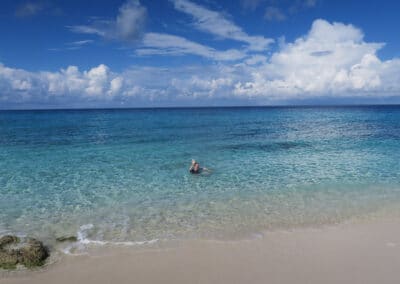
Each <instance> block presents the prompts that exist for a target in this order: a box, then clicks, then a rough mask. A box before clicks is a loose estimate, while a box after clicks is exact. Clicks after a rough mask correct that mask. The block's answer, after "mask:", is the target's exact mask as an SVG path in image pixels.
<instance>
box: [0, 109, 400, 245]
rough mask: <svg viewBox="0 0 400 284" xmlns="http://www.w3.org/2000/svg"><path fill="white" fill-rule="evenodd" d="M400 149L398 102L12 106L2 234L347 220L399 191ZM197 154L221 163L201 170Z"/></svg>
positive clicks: (172, 233)
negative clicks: (193, 163)
mask: <svg viewBox="0 0 400 284" xmlns="http://www.w3.org/2000/svg"><path fill="white" fill-rule="evenodd" d="M399 150H400V107H394V106H393V107H382V106H381V107H378V106H377V107H331V108H328V107H323V108H318V107H315V108H209V109H147V110H80V111H75V110H74V111H72V110H69V111H3V112H0V234H1V233H2V232H3V233H4V232H14V233H19V234H28V235H34V236H37V237H40V238H43V239H46V240H54V238H55V237H57V236H62V235H71V234H73V235H76V234H77V232H78V231H80V232H81V233H82V234H81V235H82V238H84V237H87V238H90V239H91V240H99V241H113V242H124V241H130V242H140V241H148V240H153V239H177V238H178V239H180V238H211V239H214V238H218V239H219V238H223V239H225V238H237V237H239V238H240V237H247V236H250V235H251V234H253V233H257V232H260V231H262V230H265V229H271V228H282V227H285V228H287V227H295V226H301V225H318V224H326V223H331V222H338V221H342V220H344V219H346V218H350V217H354V216H361V215H363V214H368V213H370V212H373V211H375V210H379V209H381V208H384V207H385V206H391V205H393V204H397V203H398V202H399V201H400V162H399V161H400V151H399ZM191 158H196V159H198V160H199V162H200V163H201V165H204V166H206V167H208V168H210V169H212V173H211V174H209V175H190V174H189V173H188V167H189V165H190V160H191ZM87 224H92V225H87ZM83 225H87V226H85V227H83V228H86V229H85V230H80V227H81V226H83Z"/></svg>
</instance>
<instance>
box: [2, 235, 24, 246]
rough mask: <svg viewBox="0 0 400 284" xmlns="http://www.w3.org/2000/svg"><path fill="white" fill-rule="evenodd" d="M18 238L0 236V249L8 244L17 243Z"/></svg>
mask: <svg viewBox="0 0 400 284" xmlns="http://www.w3.org/2000/svg"><path fill="white" fill-rule="evenodd" d="M19 241H20V239H19V238H18V237H16V236H10V235H6V236H3V237H1V238H0V250H1V249H2V248H3V247H5V246H6V245H9V244H18V243H19Z"/></svg>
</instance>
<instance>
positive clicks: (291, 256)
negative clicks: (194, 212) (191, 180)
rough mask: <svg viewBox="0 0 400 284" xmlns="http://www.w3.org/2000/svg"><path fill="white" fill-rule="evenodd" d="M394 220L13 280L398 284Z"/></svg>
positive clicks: (66, 260)
mask: <svg viewBox="0 0 400 284" xmlns="http://www.w3.org/2000/svg"><path fill="white" fill-rule="evenodd" d="M399 267H400V227H399V220H397V219H391V220H379V221H377V220H375V221H370V222H363V223H356V224H355V223H351V224H350V223H347V224H340V225H335V226H329V227H323V228H305V229H296V230H292V231H276V232H269V233H268V232H267V233H266V234H265V236H264V237H263V238H260V239H256V240H251V241H236V242H216V241H191V242H185V243H181V244H179V245H178V246H177V247H175V248H168V249H154V248H152V249H145V248H139V249H138V248H126V247H125V248H121V247H119V248H115V247H114V248H105V249H102V250H101V251H100V250H99V251H97V253H94V254H93V253H92V254H90V255H84V256H65V257H63V258H62V259H61V260H60V261H58V262H57V263H55V264H52V265H49V266H48V267H47V268H46V269H44V270H42V271H33V272H22V273H18V274H15V273H13V274H3V275H2V278H3V279H0V282H1V283H4V284H16V283H30V284H35V283H41V284H47V283H48V284H50V283H60V284H63V283H68V284H70V283H174V284H178V283H280V284H281V283H353V284H354V283H399V280H400V271H399Z"/></svg>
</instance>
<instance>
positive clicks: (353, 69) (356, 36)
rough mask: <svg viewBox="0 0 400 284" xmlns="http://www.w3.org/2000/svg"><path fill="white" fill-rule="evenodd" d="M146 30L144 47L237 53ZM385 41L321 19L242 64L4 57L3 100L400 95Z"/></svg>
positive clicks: (397, 66)
mask: <svg viewBox="0 0 400 284" xmlns="http://www.w3.org/2000/svg"><path fill="white" fill-rule="evenodd" d="M150 35H151V34H150ZM163 36H165V37H163ZM146 37H147V36H145V39H144V42H145V47H143V52H149V53H151V52H169V53H170V54H172V55H176V54H180V53H184V54H186V53H190V54H198V55H200V56H203V57H209V58H222V57H224V56H228V57H232V56H231V55H229V53H226V54H225V53H224V52H223V54H221V53H219V52H218V51H215V50H213V49H210V48H209V47H205V46H202V45H198V44H196V43H193V42H190V41H187V40H185V39H183V38H176V37H175V36H170V35H161V36H160V35H159V34H153V35H152V36H150V37H149V38H147V39H146ZM176 42H178V43H176ZM383 46H384V45H383V44H382V43H374V42H366V41H365V40H364V35H363V33H362V31H361V30H360V29H358V28H356V27H354V26H352V25H346V24H342V23H329V22H327V21H325V20H316V21H314V23H313V25H312V27H311V29H310V31H309V32H308V33H307V34H306V35H305V36H303V37H300V38H298V39H297V40H295V41H294V42H292V43H286V42H282V45H281V46H280V47H279V50H277V51H276V52H275V53H272V55H271V56H270V57H269V58H266V57H265V56H262V55H254V56H252V57H244V58H242V59H240V60H239V61H237V62H235V64H232V62H229V63H223V61H219V63H215V62H211V63H210V64H205V65H198V66H178V67H171V68H163V67H146V66H132V67H131V68H129V69H128V70H125V71H123V72H121V73H115V72H112V71H111V70H110V69H109V68H108V67H107V66H106V65H103V64H100V65H99V66H97V67H94V68H92V69H89V70H86V71H80V70H79V69H78V68H77V67H75V66H69V67H67V68H66V69H61V70H60V71H58V72H28V71H25V70H21V69H14V68H10V67H6V66H4V65H1V64H0V90H1V92H0V102H1V105H2V106H3V105H5V104H6V103H16V104H18V103H23V102H25V103H29V102H43V103H47V102H59V103H66V102H71V101H73V102H82V103H85V102H110V103H111V102H121V103H125V102H130V104H131V105H136V104H139V102H141V103H144V102H145V103H147V105H148V104H150V105H151V104H158V105H171V104H179V103H182V102H183V103H184V104H192V103H193V102H199V100H206V101H207V102H208V104H212V102H219V103H222V104H224V103H229V102H232V101H233V100H237V99H243V100H248V99H249V100H255V102H256V103H257V102H258V103H275V102H285V101H296V100H297V101H298V100H303V99H313V98H329V99H340V98H349V97H355V96H358V97H359V98H361V99H362V98H372V99H381V98H383V99H385V98H389V97H397V98H400V59H398V58H394V59H391V60H381V59H379V57H378V55H377V52H378V50H379V49H381V48H382V47H383ZM151 48H152V49H153V51H152V50H151ZM146 50H147V51H146ZM227 99H228V100H227ZM253 102H254V101H253Z"/></svg>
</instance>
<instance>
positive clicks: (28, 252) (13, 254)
mask: <svg viewBox="0 0 400 284" xmlns="http://www.w3.org/2000/svg"><path fill="white" fill-rule="evenodd" d="M48 256H49V253H48V250H47V248H46V247H45V246H44V245H43V243H42V242H40V241H38V240H36V239H26V240H25V241H24V242H22V243H21V242H20V239H19V238H18V237H16V236H4V237H2V238H0V268H4V269H14V268H16V265H17V264H22V265H25V266H26V267H29V268H30V267H35V266H41V265H43V264H44V262H45V260H46V258H47V257H48Z"/></svg>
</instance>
